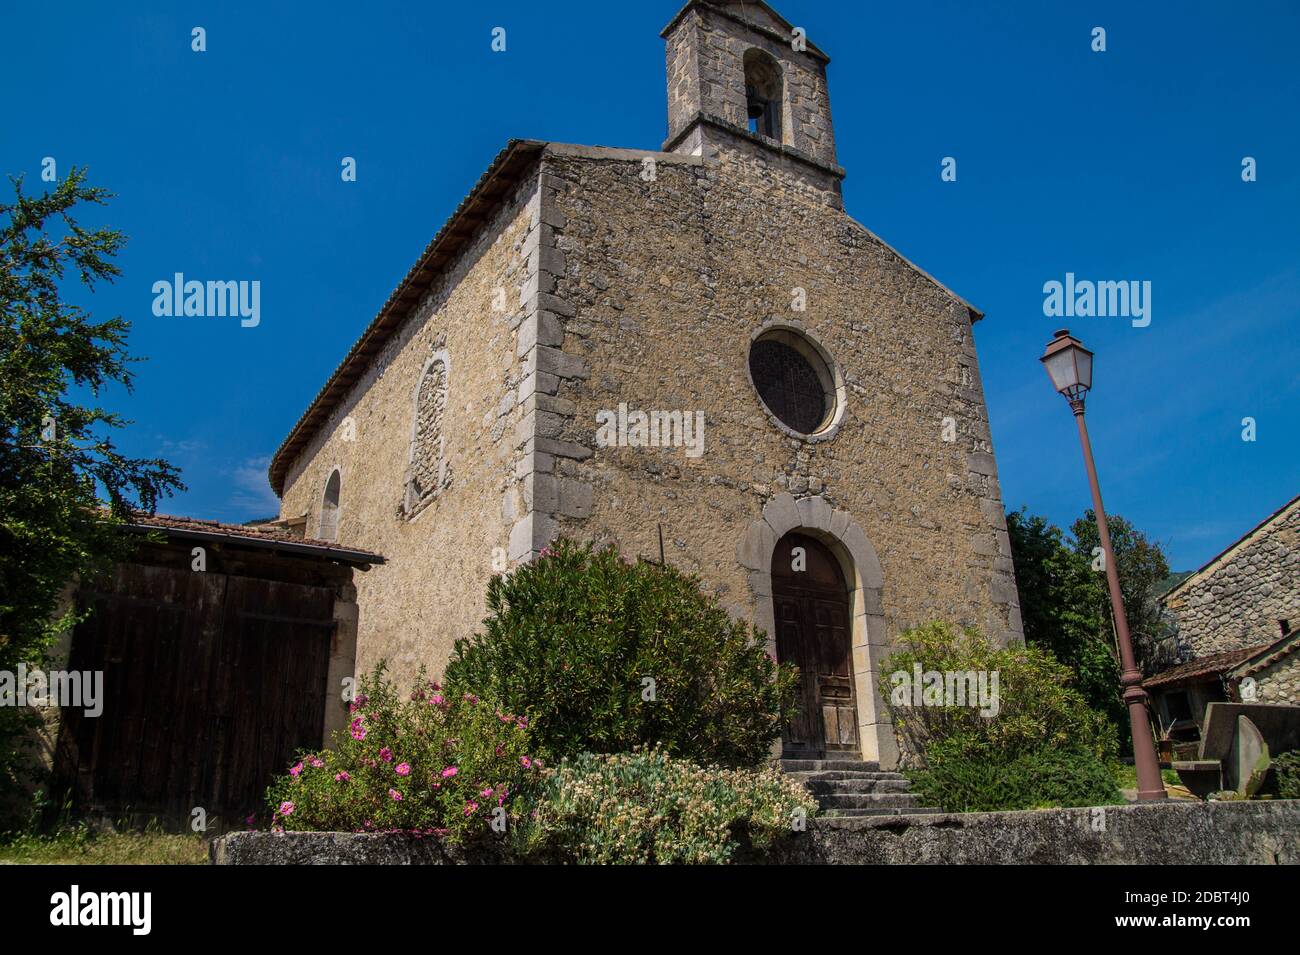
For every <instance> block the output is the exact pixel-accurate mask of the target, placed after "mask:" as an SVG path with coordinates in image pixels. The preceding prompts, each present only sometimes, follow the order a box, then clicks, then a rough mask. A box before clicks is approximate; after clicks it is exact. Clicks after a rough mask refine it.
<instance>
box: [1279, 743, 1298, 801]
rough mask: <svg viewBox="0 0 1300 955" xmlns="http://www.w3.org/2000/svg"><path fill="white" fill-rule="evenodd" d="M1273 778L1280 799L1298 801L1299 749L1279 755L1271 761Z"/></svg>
mask: <svg viewBox="0 0 1300 955" xmlns="http://www.w3.org/2000/svg"><path fill="white" fill-rule="evenodd" d="M1273 777H1274V779H1276V780H1277V794H1278V796H1279V797H1281V798H1282V799H1300V749H1293V750H1290V751H1288V752H1285V753H1280V754H1278V756H1276V757H1275V758H1274V759H1273Z"/></svg>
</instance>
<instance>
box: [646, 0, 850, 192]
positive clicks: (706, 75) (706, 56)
mask: <svg viewBox="0 0 1300 955" xmlns="http://www.w3.org/2000/svg"><path fill="white" fill-rule="evenodd" d="M731 9H732V10H733V11H734V13H733V14H729V13H728V12H727V11H725V10H717V9H713V8H709V7H706V6H702V5H696V6H695V7H693V8H692V9H689V10H687V11H686V12H685V13H684V14H683V16H682V17H681V18H680V19H679V20H677V21H675V22H674V23H673V24H672V25H671V26H670V27H669V28H668V30H666V31H665V39H666V41H667V69H668V145H667V146H666V148H667V149H669V150H670V151H675V147H676V141H677V140H678V139H680V138H681V137H682V136H683V134H684V133H685V132H686V131H687V130H688V129H690V127H691V125H692V124H693V123H695V122H696V121H697V120H699V119H701V118H704V119H706V120H708V121H710V122H714V123H718V124H721V125H724V126H725V127H727V128H729V129H731V130H733V131H747V129H748V123H749V119H748V112H747V110H746V104H747V101H746V95H745V69H744V63H743V61H744V57H745V53H746V52H747V51H749V50H752V49H759V50H762V51H763V52H764V53H765V54H767V55H768V56H769V57H771V58H772V60H773V61H775V62H776V64H777V65H778V67H779V70H780V73H781V80H782V99H783V102H782V109H781V115H782V121H781V130H782V137H781V141H782V143H783V144H784V145H785V146H788V147H790V148H791V149H793V150H796V151H797V152H798V153H800V154H802V155H804V156H807V157H809V158H811V159H813V160H815V161H816V162H818V163H820V164H823V165H825V166H831V167H833V166H835V164H836V159H835V135H834V131H833V129H832V126H831V105H830V93H829V90H828V87H827V82H826V60H825V57H824V56H821V55H819V54H817V53H815V52H812V51H811V50H806V51H795V50H794V49H793V48H792V44H791V36H790V34H789V33H788V32H786V31H784V30H782V29H781V28H780V26H779V24H777V23H776V22H775V21H770V20H766V21H765V20H764V19H763V16H762V13H763V12H762V11H761V9H758V8H753V9H751V10H748V11H744V12H745V13H747V14H750V18H749V21H748V22H747V23H741V22H739V21H738V20H737V19H736V17H735V14H740V13H741V12H742V11H741V8H740V7H738V6H733V7H732V8H731Z"/></svg>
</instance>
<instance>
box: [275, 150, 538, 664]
mask: <svg viewBox="0 0 1300 955" xmlns="http://www.w3.org/2000/svg"><path fill="white" fill-rule="evenodd" d="M539 215H540V207H539V204H538V195H537V177H536V175H533V176H532V177H531V178H530V179H527V180H525V181H524V182H523V183H522V184H520V185H519V186H518V187H517V188H516V189H515V191H514V193H513V194H512V195H511V196H509V197H508V198H507V200H506V201H505V202H503V203H502V206H501V207H500V208H499V209H498V211H497V212H496V213H495V215H494V216H493V217H492V218H491V220H490V221H488V222H486V223H484V224H483V225H482V226H481V228H480V232H479V235H478V238H477V239H476V240H475V241H474V242H473V243H472V244H471V245H470V246H468V247H467V248H466V250H465V251H463V252H462V253H461V254H460V256H459V259H458V260H457V261H456V263H455V264H454V265H453V266H452V267H451V268H450V270H449V271H448V272H447V273H446V274H445V275H444V276H443V277H442V278H441V280H440V281H438V282H437V283H435V285H434V286H433V287H432V288H431V289H430V290H429V292H428V293H427V294H426V295H425V296H424V298H423V299H422V301H421V302H420V304H419V305H418V306H417V307H416V308H415V309H414V310H413V314H412V315H411V316H410V317H409V318H408V319H407V320H406V322H405V324H404V325H403V326H402V328H401V329H400V331H399V332H398V333H397V334H395V335H394V336H393V337H392V338H391V339H390V340H389V342H388V343H387V345H386V346H385V348H384V350H383V351H382V352H381V353H380V354H379V355H378V356H377V357H376V358H375V359H374V361H373V362H372V364H371V367H370V368H369V370H368V371H367V372H366V374H365V375H364V376H363V377H362V378H361V379H360V380H359V381H358V382H357V384H356V385H355V386H353V388H352V390H351V393H350V394H349V395H348V397H347V398H346V400H344V401H343V402H342V403H341V405H340V406H339V407H338V408H337V409H336V410H335V411H334V413H333V415H332V417H331V419H330V420H329V421H328V422H327V424H326V425H325V426H324V427H322V428H321V429H320V431H319V432H318V433H317V434H316V435H315V437H314V438H313V439H312V441H311V443H310V444H309V445H308V446H307V447H306V448H305V449H304V451H303V453H302V454H300V455H299V457H298V459H297V460H296V461H295V462H294V463H293V465H292V467H291V468H290V470H289V473H288V476H287V479H286V482H285V492H284V496H283V500H282V503H281V511H280V515H281V517H282V518H294V517H298V516H299V515H301V514H304V513H306V514H307V515H308V521H307V535H308V536H309V537H310V536H312V535H313V534H314V533H315V528H316V527H317V523H318V520H319V513H320V506H321V496H322V493H323V491H324V487H325V481H326V480H327V479H328V477H329V475H330V473H331V472H332V471H333V470H334V469H335V468H336V467H337V468H338V469H339V470H340V472H341V475H342V491H341V495H340V505H339V521H338V540H339V542H340V543H341V544H343V545H345V546H354V547H358V548H362V549H364V550H369V551H373V552H375V553H379V554H382V555H383V556H384V557H385V558H386V559H387V563H386V564H384V565H382V566H377V567H374V568H373V569H371V570H370V571H368V572H367V573H364V574H358V575H357V577H356V585H357V592H358V602H359V604H360V619H359V622H358V626H359V631H360V636H359V642H358V654H357V666H358V672H364V671H365V670H368V669H369V668H370V667H371V666H372V665H373V664H374V663H375V662H376V661H377V660H379V659H381V658H386V659H388V660H389V661H390V663H391V664H392V667H391V672H392V673H393V674H394V675H395V676H396V677H397V678H398V679H399V680H401V681H403V682H405V681H406V680H407V679H408V678H409V677H410V676H411V675H412V674H413V673H414V671H415V669H416V668H417V667H418V666H419V665H421V664H423V665H426V666H428V667H429V668H430V670H431V671H432V672H433V673H435V674H436V673H438V672H440V671H441V670H442V668H443V667H444V666H445V664H446V662H447V660H448V658H449V656H450V653H451V648H452V644H453V642H454V641H455V639H456V638H458V637H461V636H468V635H469V634H471V633H472V632H473V631H474V630H475V629H476V628H477V627H478V625H479V623H480V622H481V620H482V617H483V613H484V610H483V607H484V596H485V588H486V585H487V581H488V579H489V577H490V576H491V574H492V573H493V572H494V571H500V570H504V569H506V559H507V558H506V553H507V548H508V547H509V540H510V532H511V529H512V528H513V526H514V525H515V523H516V521H517V520H518V518H519V516H520V513H521V512H522V510H523V504H522V501H521V500H519V499H518V496H517V495H514V494H512V491H511V489H512V486H513V484H514V481H515V473H516V469H517V466H518V461H517V458H518V457H519V451H518V449H517V447H516V444H515V441H514V438H515V434H516V428H517V427H518V424H519V421H520V419H521V418H522V416H523V409H522V407H521V406H520V398H519V391H520V383H521V381H522V379H523V378H524V363H523V361H522V360H521V359H520V358H519V357H518V355H517V339H518V336H519V334H520V328H521V325H522V324H523V322H524V321H525V318H526V311H525V310H524V309H523V308H522V307H521V298H520V290H521V289H522V288H524V287H526V286H527V285H528V284H529V276H530V275H531V274H533V271H534V267H533V266H532V265H530V261H529V249H528V242H529V236H530V235H534V236H535V233H536V230H537V228H538V227H539V221H538V220H539ZM436 356H437V357H439V358H441V359H445V366H446V367H445V374H446V398H445V403H441V402H440V403H439V404H441V405H442V406H441V407H440V408H439V409H438V416H439V421H438V428H437V430H438V432H439V434H438V435H436V436H435V437H437V438H440V439H441V440H440V448H428V449H425V448H423V446H422V447H421V450H420V453H421V455H422V456H423V455H425V454H426V453H428V454H430V455H432V460H433V461H434V463H433V464H432V465H431V464H430V461H429V459H426V460H425V461H424V462H423V463H422V464H420V467H419V468H418V469H417V470H412V467H411V464H412V448H413V443H414V442H415V441H416V439H417V438H418V437H419V436H420V435H419V432H418V431H417V430H416V413H417V412H416V392H417V388H418V387H419V385H420V383H421V381H422V380H423V375H424V372H425V371H426V370H427V369H430V368H432V367H433V365H431V361H432V360H433V359H434V358H435V357H436ZM434 364H437V363H436V362H435V363H434ZM345 422H349V426H344V425H345ZM428 425H429V422H428V421H426V433H425V437H429V436H430V435H431V434H432V432H430V431H428ZM439 454H440V457H439ZM413 477H415V478H418V480H417V481H416V482H415V483H416V486H417V488H418V489H419V491H420V492H426V491H430V490H436V493H418V494H415V495H410V496H409V497H408V494H407V491H408V483H410V482H411V479H412V478H413ZM429 484H433V485H434V487H433V488H432V489H431V488H429V487H428V485H429ZM408 504H409V505H410V506H408Z"/></svg>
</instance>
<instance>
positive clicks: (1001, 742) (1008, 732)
mask: <svg viewBox="0 0 1300 955" xmlns="http://www.w3.org/2000/svg"><path fill="white" fill-rule="evenodd" d="M897 646H898V649H897V650H895V652H894V653H893V654H891V655H890V656H889V658H888V659H886V660H885V661H884V663H883V664H882V665H881V667H880V684H879V687H880V694H881V696H882V697H883V699H884V702H885V706H886V708H887V709H888V710H889V712H890V714H891V716H892V718H893V721H894V726H895V728H896V730H897V731H898V733H899V736H900V737H901V739H902V742H903V745H904V748H905V750H906V751H907V753H908V755H909V757H910V759H911V760H912V761H913V762H914V763H916V764H924V763H925V762H927V761H928V752H929V750H930V748H931V746H932V744H933V743H934V742H938V741H942V740H946V739H950V738H953V737H962V738H964V739H967V740H968V741H969V740H976V741H981V742H983V743H985V744H987V745H988V747H989V748H990V750H992V751H995V752H999V753H1002V754H1004V755H1005V756H1006V757H1007V758H1010V757H1014V756H1015V755H1018V754H1019V753H1020V752H1021V751H1024V750H1032V749H1037V748H1038V747H1040V746H1044V745H1045V746H1049V747H1066V746H1069V747H1074V748H1076V749H1085V750H1087V751H1089V752H1091V753H1093V754H1094V755H1095V756H1096V757H1097V758H1098V759H1099V760H1101V761H1102V762H1103V763H1109V762H1110V761H1112V760H1113V759H1114V758H1115V756H1116V754H1117V746H1116V741H1115V735H1114V731H1113V728H1112V727H1111V725H1110V724H1109V722H1108V721H1107V719H1106V717H1105V716H1104V715H1102V714H1100V713H1098V712H1096V711H1094V710H1092V709H1089V707H1088V705H1087V701H1086V700H1084V698H1083V696H1082V695H1081V694H1080V693H1079V692H1078V691H1077V690H1076V689H1075V688H1074V687H1073V685H1072V679H1073V674H1072V672H1071V671H1070V669H1069V668H1068V667H1066V666H1064V665H1063V664H1061V663H1059V662H1058V661H1057V660H1056V658H1055V657H1053V656H1052V655H1051V654H1050V653H1049V652H1047V651H1045V650H1041V649H1038V648H1036V647H1027V646H1014V645H1013V646H1009V647H997V646H994V645H993V644H992V643H990V642H989V641H988V640H986V639H985V638H984V637H982V636H981V635H980V633H979V631H978V630H975V629H973V628H968V629H966V630H960V631H959V630H957V629H956V628H954V627H952V626H950V625H949V624H946V623H943V622H934V623H929V624H926V625H924V626H920V627H915V628H913V629H911V630H906V631H904V632H903V633H902V634H900V635H899V640H898V644H897ZM916 666H919V667H920V669H921V672H923V673H924V672H927V671H938V672H940V673H946V672H957V673H964V672H966V671H975V672H977V673H979V672H983V673H986V674H989V675H990V676H989V681H988V682H989V685H990V686H991V685H992V675H993V674H996V676H997V713H996V715H995V716H992V717H989V716H985V715H981V711H980V710H979V709H978V708H976V707H973V706H945V705H922V706H915V705H911V701H910V698H909V699H907V700H906V701H903V702H900V700H898V699H895V698H894V695H893V691H894V689H895V686H896V684H895V681H894V674H896V673H903V674H907V675H908V677H909V678H911V676H912V675H913V674H914V673H915V672H916V671H915V667H916Z"/></svg>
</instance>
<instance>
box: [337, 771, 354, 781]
mask: <svg viewBox="0 0 1300 955" xmlns="http://www.w3.org/2000/svg"><path fill="white" fill-rule="evenodd" d="M351 778H352V777H351V776H349V775H348V771H347V770H346V769H345V770H343V771H342V772H338V773H335V774H334V781H335V782H336V783H345V782H347V781H348V780H349V779H351Z"/></svg>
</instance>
